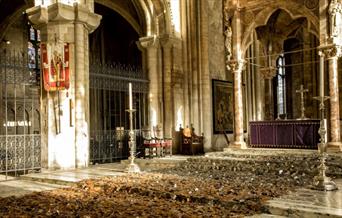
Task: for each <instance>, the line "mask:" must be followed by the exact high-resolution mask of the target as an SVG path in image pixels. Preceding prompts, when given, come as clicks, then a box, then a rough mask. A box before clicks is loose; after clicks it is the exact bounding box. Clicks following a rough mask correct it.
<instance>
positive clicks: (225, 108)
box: [212, 80, 234, 134]
mask: <svg viewBox="0 0 342 218" xmlns="http://www.w3.org/2000/svg"><path fill="white" fill-rule="evenodd" d="M212 88H213V125H214V133H215V134H219V133H232V132H233V119H234V118H233V114H234V113H233V84H232V83H231V82H227V81H221V80H213V81H212Z"/></svg>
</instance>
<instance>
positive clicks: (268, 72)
mask: <svg viewBox="0 0 342 218" xmlns="http://www.w3.org/2000/svg"><path fill="white" fill-rule="evenodd" d="M276 72H277V70H276V68H275V67H264V68H261V69H260V75H261V76H262V77H263V78H264V79H272V78H273V77H275V75H276Z"/></svg>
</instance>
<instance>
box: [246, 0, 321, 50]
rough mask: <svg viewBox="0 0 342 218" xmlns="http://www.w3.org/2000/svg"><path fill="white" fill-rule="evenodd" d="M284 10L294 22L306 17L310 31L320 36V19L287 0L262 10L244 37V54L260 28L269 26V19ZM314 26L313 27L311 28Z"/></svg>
mask: <svg viewBox="0 0 342 218" xmlns="http://www.w3.org/2000/svg"><path fill="white" fill-rule="evenodd" d="M279 9H281V10H284V11H285V12H287V13H288V14H289V15H290V16H291V18H292V19H293V20H295V19H298V18H301V17H305V18H306V19H307V20H308V22H307V23H308V29H309V31H310V32H311V33H312V34H314V35H315V36H317V37H318V36H319V19H318V17H317V16H316V15H315V14H313V13H312V12H311V11H310V10H309V9H307V8H305V7H304V6H303V5H301V4H298V3H292V2H291V3H289V1H287V0H281V1H279V2H277V3H276V4H274V5H271V6H268V7H266V8H264V9H263V10H261V11H260V12H259V13H258V14H257V15H256V16H255V19H254V21H253V22H252V23H251V24H250V25H249V26H247V28H246V31H245V32H244V34H243V35H242V44H241V47H242V51H243V52H242V54H244V53H245V52H246V50H247V49H248V46H249V45H250V44H251V38H252V37H251V35H252V34H253V32H254V31H255V28H257V27H258V26H263V25H266V24H267V21H268V19H269V18H270V17H271V15H272V14H273V13H274V12H275V11H276V10H279ZM311 25H312V26H311Z"/></svg>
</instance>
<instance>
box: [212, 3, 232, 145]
mask: <svg viewBox="0 0 342 218" xmlns="http://www.w3.org/2000/svg"><path fill="white" fill-rule="evenodd" d="M222 6H223V0H216V1H210V0H209V1H208V9H209V10H208V15H209V16H208V17H209V23H208V24H209V26H208V28H209V31H208V32H209V38H208V39H209V42H208V43H209V72H210V77H211V79H218V80H225V81H228V80H229V81H232V77H231V75H230V76H227V68H226V66H225V61H226V57H225V46H224V40H225V38H224V33H223V29H224V27H223V25H224V24H223V13H222V12H223V10H222ZM210 84H211V83H210ZM209 93H211V96H210V98H211V101H210V102H211V104H210V106H211V107H210V108H209V109H210V117H211V119H213V111H212V108H213V105H212V87H211V90H209ZM212 121H213V120H212ZM212 123H213V122H212ZM211 125H213V124H211ZM212 134H213V136H212V142H211V145H212V150H216V151H218V150H222V149H223V148H224V147H227V141H226V140H225V138H224V136H223V135H222V134H214V133H213V130H212Z"/></svg>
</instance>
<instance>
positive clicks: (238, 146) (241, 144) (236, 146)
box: [228, 141, 247, 149]
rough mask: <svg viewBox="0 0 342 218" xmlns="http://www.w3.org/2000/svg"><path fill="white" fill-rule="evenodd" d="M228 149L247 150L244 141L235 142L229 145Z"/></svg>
mask: <svg viewBox="0 0 342 218" xmlns="http://www.w3.org/2000/svg"><path fill="white" fill-rule="evenodd" d="M228 148H232V149H247V144H246V142H244V141H235V142H231V143H229V145H228Z"/></svg>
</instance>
